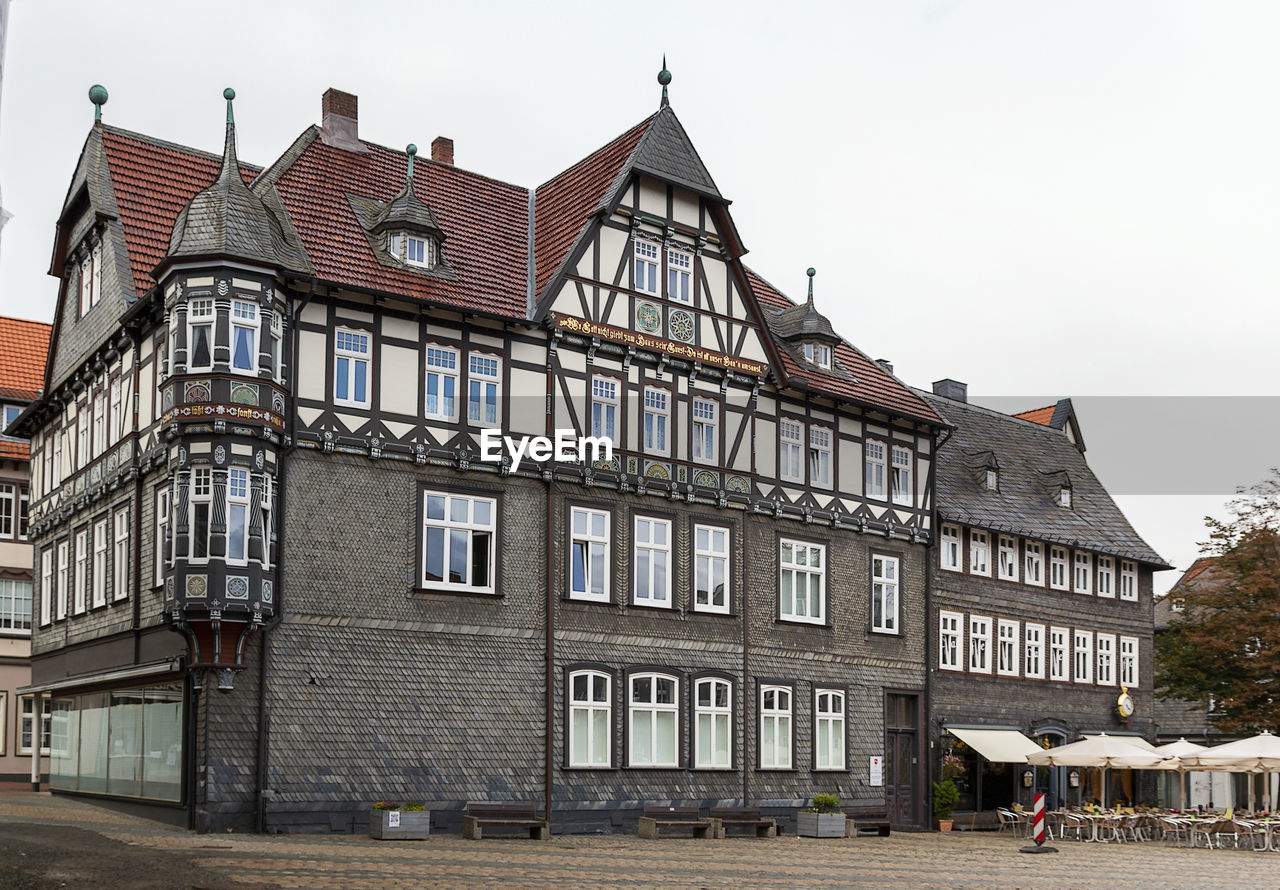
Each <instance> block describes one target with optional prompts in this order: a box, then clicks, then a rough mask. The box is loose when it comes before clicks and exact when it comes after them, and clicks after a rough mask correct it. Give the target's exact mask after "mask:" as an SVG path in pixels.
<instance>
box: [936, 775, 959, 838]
mask: <svg viewBox="0 0 1280 890" xmlns="http://www.w3.org/2000/svg"><path fill="white" fill-rule="evenodd" d="M959 802H960V789H959V788H957V787H956V783H955V782H954V781H952V780H951V779H949V778H944V779H939V780H938V781H936V782H934V783H933V815H934V816H936V817H937V819H938V828H939V829H941V830H942V831H950V830H951V813H952V812H953V811H954V810H955V808H956V804H957V803H959Z"/></svg>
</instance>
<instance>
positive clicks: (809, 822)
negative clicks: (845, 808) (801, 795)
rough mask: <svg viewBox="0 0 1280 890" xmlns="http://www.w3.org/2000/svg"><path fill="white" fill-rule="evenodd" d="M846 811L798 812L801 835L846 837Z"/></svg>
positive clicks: (797, 832) (797, 826) (798, 831)
mask: <svg viewBox="0 0 1280 890" xmlns="http://www.w3.org/2000/svg"><path fill="white" fill-rule="evenodd" d="M844 820H845V815H844V813H796V834H798V835H800V836H801V837H844Z"/></svg>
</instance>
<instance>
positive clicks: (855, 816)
mask: <svg viewBox="0 0 1280 890" xmlns="http://www.w3.org/2000/svg"><path fill="white" fill-rule="evenodd" d="M844 816H845V823H844V824H845V829H844V836H845V837H857V836H858V835H860V834H870V833H872V832H874V833H875V834H876V836H878V837H888V836H889V811H888V810H887V809H886V808H884V807H845V808H844Z"/></svg>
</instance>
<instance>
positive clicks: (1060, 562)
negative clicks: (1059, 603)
mask: <svg viewBox="0 0 1280 890" xmlns="http://www.w3.org/2000/svg"><path fill="white" fill-rule="evenodd" d="M1049 586H1050V587H1052V588H1053V589H1054V590H1066V589H1067V548H1066V547H1050V548H1049Z"/></svg>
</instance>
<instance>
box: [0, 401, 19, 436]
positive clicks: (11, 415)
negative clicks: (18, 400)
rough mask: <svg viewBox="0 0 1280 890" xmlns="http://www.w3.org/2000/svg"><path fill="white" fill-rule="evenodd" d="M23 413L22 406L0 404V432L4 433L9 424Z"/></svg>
mask: <svg viewBox="0 0 1280 890" xmlns="http://www.w3.org/2000/svg"><path fill="white" fill-rule="evenodd" d="M21 413H22V408H20V407H19V406H17V405H0V434H3V433H4V431H5V430H6V429H8V427H9V424H11V423H13V422H14V421H15V420H17V419H18V415H19V414H21Z"/></svg>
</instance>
